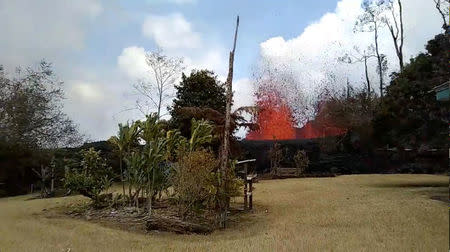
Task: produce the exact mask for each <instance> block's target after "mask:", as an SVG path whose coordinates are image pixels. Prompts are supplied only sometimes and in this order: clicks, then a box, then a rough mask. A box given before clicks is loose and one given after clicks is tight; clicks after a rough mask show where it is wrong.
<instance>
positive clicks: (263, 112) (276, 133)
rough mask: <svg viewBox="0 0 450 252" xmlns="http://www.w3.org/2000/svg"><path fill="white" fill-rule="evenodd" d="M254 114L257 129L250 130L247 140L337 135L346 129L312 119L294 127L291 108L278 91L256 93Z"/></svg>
mask: <svg viewBox="0 0 450 252" xmlns="http://www.w3.org/2000/svg"><path fill="white" fill-rule="evenodd" d="M257 98H258V99H257V102H256V105H257V107H258V109H259V111H258V114H257V115H256V124H257V125H258V129H256V130H252V131H250V132H249V133H248V134H247V136H246V139H247V140H290V139H313V138H322V137H328V136H338V135H342V134H344V133H345V132H346V131H347V130H346V129H342V128H339V127H336V126H334V124H333V123H332V122H328V121H324V120H312V121H309V122H307V123H306V124H305V125H304V126H303V127H302V128H297V127H295V121H294V119H293V117H292V112H291V108H290V107H289V106H288V105H287V104H286V102H285V101H284V100H283V99H282V98H281V97H280V95H279V93H278V92H276V91H275V92H264V93H263V94H262V95H261V94H258V95H257Z"/></svg>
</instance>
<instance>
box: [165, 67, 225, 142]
mask: <svg viewBox="0 0 450 252" xmlns="http://www.w3.org/2000/svg"><path fill="white" fill-rule="evenodd" d="M181 78H182V80H181V82H180V84H179V85H176V86H175V89H176V90H177V92H176V98H175V99H174V100H173V105H172V107H170V108H169V111H170V115H171V116H172V119H171V121H172V124H173V126H174V128H178V129H180V130H181V133H182V135H183V136H185V137H188V136H189V133H190V128H191V127H190V122H191V118H192V116H191V115H188V114H186V113H185V112H184V111H183V108H201V109H206V108H207V109H211V110H213V111H216V112H218V114H219V115H220V114H222V115H223V114H224V113H225V104H226V102H225V88H224V85H223V84H222V83H221V82H220V81H219V80H218V79H217V76H216V75H215V74H214V72H212V71H208V70H193V71H192V72H191V74H190V75H189V76H186V75H185V74H184V73H183V74H182V77H181ZM198 119H199V118H198Z"/></svg>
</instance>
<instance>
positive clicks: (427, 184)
mask: <svg viewBox="0 0 450 252" xmlns="http://www.w3.org/2000/svg"><path fill="white" fill-rule="evenodd" d="M374 186H375V187H385V188H408V187H409V188H418V187H449V182H444V181H433V182H417V183H414V182H408V183H402V182H396V183H381V184H375V185H374Z"/></svg>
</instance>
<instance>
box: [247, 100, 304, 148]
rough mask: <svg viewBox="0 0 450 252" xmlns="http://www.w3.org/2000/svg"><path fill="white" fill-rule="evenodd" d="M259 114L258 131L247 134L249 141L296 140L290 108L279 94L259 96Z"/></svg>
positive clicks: (257, 119)
mask: <svg viewBox="0 0 450 252" xmlns="http://www.w3.org/2000/svg"><path fill="white" fill-rule="evenodd" d="M256 104H257V106H258V108H259V113H258V115H257V118H256V121H257V124H258V126H259V128H258V129H257V130H254V131H250V132H249V133H248V134H247V137H246V139H247V140H275V139H276V140H286V139H295V138H296V135H295V128H294V122H293V119H292V113H291V109H290V108H289V106H288V105H287V104H286V103H285V102H284V101H283V100H282V99H281V97H280V96H279V95H278V93H277V92H271V93H265V94H262V95H258V100H257V102H256Z"/></svg>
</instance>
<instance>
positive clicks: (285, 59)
mask: <svg viewBox="0 0 450 252" xmlns="http://www.w3.org/2000/svg"><path fill="white" fill-rule="evenodd" d="M402 2H403V6H404V12H405V14H404V20H405V48H404V52H405V60H406V61H408V59H409V58H410V57H411V56H414V55H416V54H417V53H419V52H420V51H423V50H424V49H423V48H424V45H425V44H426V42H427V41H428V40H429V39H431V38H432V37H433V36H434V35H436V34H437V33H439V32H441V29H440V27H441V23H440V22H441V20H440V17H439V14H438V13H437V11H436V10H435V9H434V4H433V2H432V1H431V0H403V1H402ZM360 6H361V0H339V1H337V0H334V1H333V0H322V1H310V0H308V1H306V0H295V1H294V0H285V1H275V0H260V1H256V0H255V1H250V0H248V1H243V0H241V1H238V0H230V1H218V0H217V1H216V0H214V1H213V0H146V1H137V0H135V1H125V0H77V1H71V0H39V1H38V0H16V1H11V0H0V23H2V39H0V64H3V65H4V66H5V68H6V69H7V70H9V71H10V72H12V71H13V69H14V67H16V66H29V65H33V64H36V63H37V62H39V60H41V59H47V60H48V61H50V62H52V63H53V65H54V68H55V72H56V74H57V75H58V77H59V78H60V79H61V80H62V81H64V83H65V86H64V89H65V93H66V97H67V99H66V100H65V104H64V105H65V106H64V110H65V112H66V113H67V114H68V115H69V116H70V117H71V118H72V119H73V120H74V121H75V122H76V123H77V124H78V125H79V127H80V129H81V131H82V132H84V133H86V134H87V135H89V136H90V138H91V139H92V140H100V139H106V138H108V137H109V136H110V135H112V134H114V133H115V131H116V125H117V123H119V122H125V121H127V120H136V119H139V118H142V116H143V115H142V114H141V113H140V112H139V111H136V110H128V109H130V108H133V107H135V102H136V100H137V99H139V97H138V96H137V95H136V92H135V91H134V90H133V86H132V85H133V83H136V82H137V81H138V80H139V79H142V78H148V77H149V74H148V68H147V67H146V65H145V53H146V52H150V51H154V50H155V49H156V48H157V47H159V48H162V49H163V50H164V53H165V54H167V55H168V56H170V57H182V58H184V63H185V67H186V69H185V71H186V72H189V71H190V70H191V69H194V68H207V69H209V70H213V71H215V72H216V73H217V75H218V76H219V78H220V79H221V80H224V79H225V76H226V74H227V64H228V51H229V50H230V49H231V46H232V36H233V33H234V25H235V18H236V15H240V19H241V20H240V21H241V22H240V26H239V35H238V43H237V51H236V58H235V75H234V86H233V90H234V92H235V106H236V107H239V106H246V105H252V104H253V102H254V99H255V97H254V96H253V92H254V84H253V81H252V75H253V73H254V72H255V70H258V67H259V66H260V65H258V63H259V62H261V61H265V62H269V65H270V66H271V67H279V66H283V67H284V68H285V69H287V70H288V72H289V73H290V74H291V75H292V83H289V88H287V89H286V88H285V87H284V89H285V90H286V94H285V96H286V99H287V100H288V102H289V104H290V105H291V106H296V107H297V108H298V107H300V108H301V109H300V111H305V110H307V106H306V105H305V104H307V103H308V102H309V100H308V99H309V98H310V97H311V96H312V95H314V92H315V91H317V90H318V88H320V87H323V85H329V84H330V83H328V82H327V80H328V79H327V76H329V75H330V74H332V75H334V76H336V81H334V83H331V85H333V86H334V87H335V88H340V87H341V86H342V85H346V80H347V79H349V81H350V82H351V83H352V85H354V86H361V85H363V79H364V78H363V71H362V66H361V65H343V64H338V63H337V61H336V59H337V57H338V56H339V55H342V54H343V53H347V52H351V50H352V48H353V47H354V46H358V47H360V48H365V47H367V46H368V45H370V43H372V35H371V34H355V33H353V25H354V22H355V19H356V17H357V16H358V15H359V14H361V8H360ZM380 46H381V50H382V53H384V54H386V55H387V57H388V61H389V71H390V72H391V71H396V69H397V68H398V67H397V64H396V59H395V51H394V48H393V43H392V40H391V38H390V35H389V33H388V32H387V30H386V29H382V31H381V33H380ZM369 68H370V69H371V73H370V78H371V79H372V80H373V81H375V80H376V73H375V62H370V64H369ZM280 88H281V87H280ZM375 91H376V90H375ZM166 105H170V100H168V101H167V104H166ZM124 111H125V112H124ZM239 134H241V135H242V134H243V133H242V132H240V133H239Z"/></svg>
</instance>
